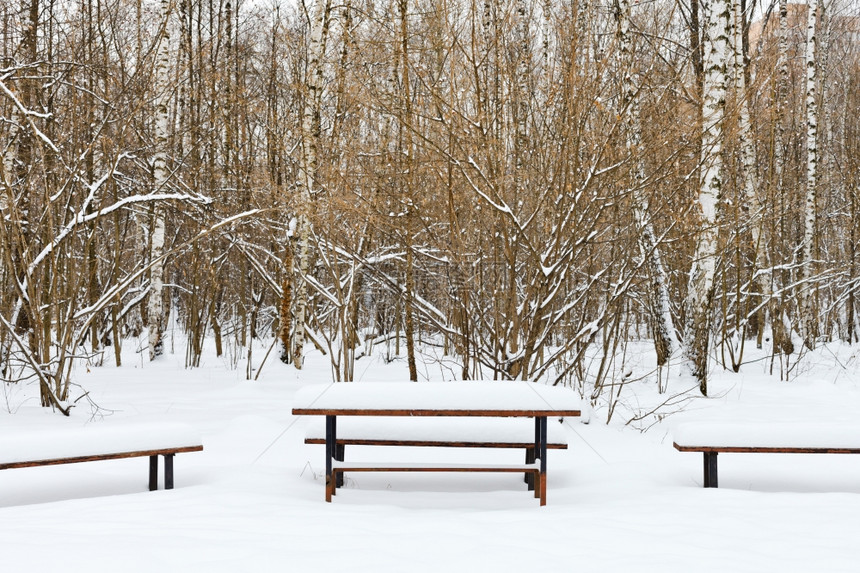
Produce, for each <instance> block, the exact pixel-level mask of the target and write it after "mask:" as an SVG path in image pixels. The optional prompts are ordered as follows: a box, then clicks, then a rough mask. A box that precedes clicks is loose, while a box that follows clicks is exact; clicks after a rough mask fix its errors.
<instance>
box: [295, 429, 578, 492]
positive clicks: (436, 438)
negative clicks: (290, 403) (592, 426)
mask: <svg viewBox="0 0 860 573" xmlns="http://www.w3.org/2000/svg"><path fill="white" fill-rule="evenodd" d="M547 429H548V442H547V448H548V449H552V450H566V449H567V436H566V435H565V432H564V429H563V428H562V425H561V424H553V423H550V424H548V425H547ZM305 443H306V444H325V423H324V420H319V419H314V420H313V423H311V424H309V425H308V427H307V431H306V433H305ZM346 446H405V447H443V448H444V447H451V448H509V449H523V450H525V464H526V466H528V465H529V464H533V463H534V461H535V426H534V421H533V420H531V419H528V418H460V417H446V416H439V417H433V418H363V417H361V418H351V417H346V418H344V419H343V420H342V421H340V422H339V423H338V430H337V445H336V451H335V460H337V461H339V462H343V461H344V460H345V456H346ZM337 465H338V466H339V469H340V471H339V473H338V479H337V481H338V483H337V487H341V486H343V472H344V471H346V470H351V471H362V470H360V469H355V468H349V467H348V466H347V465H345V464H337ZM470 467H472V466H470ZM365 471H368V470H365ZM392 471H396V470H392ZM449 471H458V470H456V469H454V468H451V469H450V470H449ZM474 471H481V470H479V469H475V470H474ZM526 483H528V484H529V487H533V480H532V476H531V474H529V473H528V472H527V475H526Z"/></svg>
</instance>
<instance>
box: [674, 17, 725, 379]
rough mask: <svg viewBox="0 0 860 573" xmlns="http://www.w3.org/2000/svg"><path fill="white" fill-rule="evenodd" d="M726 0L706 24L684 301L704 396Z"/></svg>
mask: <svg viewBox="0 0 860 573" xmlns="http://www.w3.org/2000/svg"><path fill="white" fill-rule="evenodd" d="M729 12H730V7H729V3H728V2H727V1H726V0H714V1H713V2H712V3H711V5H710V10H709V13H708V18H707V25H706V27H705V43H704V44H705V45H704V55H705V57H704V85H703V99H702V166H703V176H702V182H701V187H700V189H699V205H700V206H701V209H702V229H701V230H700V231H699V237H698V243H697V245H696V251H695V254H694V255H693V264H692V268H691V269H690V280H689V287H688V292H687V301H686V310H687V312H686V318H687V323H686V325H685V330H684V354H685V359H686V360H685V362H686V367H687V368H688V369H689V373H690V374H691V375H692V376H693V377H694V378H695V379H696V381H697V382H698V384H699V389H700V390H701V392H702V395H703V396H707V395H708V382H707V376H708V345H709V337H710V327H711V314H712V312H711V311H712V302H713V295H714V275H715V273H716V267H717V238H718V227H717V219H718V210H719V202H720V196H721V192H722V185H723V159H722V146H723V118H724V116H725V105H726V103H725V100H726V84H727V83H728V77H727V76H728V74H727V70H726V64H727V56H728V49H729V41H728V40H729V38H728V23H729Z"/></svg>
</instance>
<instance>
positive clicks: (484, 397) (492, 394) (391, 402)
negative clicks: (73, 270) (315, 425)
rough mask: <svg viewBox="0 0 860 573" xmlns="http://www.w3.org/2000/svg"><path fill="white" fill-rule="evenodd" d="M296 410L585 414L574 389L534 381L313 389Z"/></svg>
mask: <svg viewBox="0 0 860 573" xmlns="http://www.w3.org/2000/svg"><path fill="white" fill-rule="evenodd" d="M293 404H294V406H293V407H294V408H301V409H316V410H330V409H356V410H497V411H508V412H516V411H525V410H528V411H538V410H539V411H550V410H557V411H579V410H581V409H582V402H581V400H580V399H579V396H578V395H577V394H576V393H575V392H574V391H573V390H571V389H569V388H562V387H551V386H546V385H544V384H535V383H531V382H497V381H466V382H463V381H461V382H429V383H428V382H424V383H409V382H405V383H393V382H356V383H352V384H326V385H323V386H319V385H314V386H308V387H305V388H303V389H302V390H300V391H299V392H297V393H296V396H295V398H294V399H293Z"/></svg>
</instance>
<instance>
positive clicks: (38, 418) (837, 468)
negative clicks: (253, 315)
mask: <svg viewBox="0 0 860 573" xmlns="http://www.w3.org/2000/svg"><path fill="white" fill-rule="evenodd" d="M128 346H131V344H129V345H128ZM261 355H262V354H258V356H261ZM270 360H271V359H270ZM183 363H184V356H183V354H182V353H181V352H177V354H175V355H167V356H165V357H164V358H163V359H161V360H160V362H158V363H156V364H148V363H146V364H144V363H143V362H142V360H141V358H140V356H139V355H135V354H134V353H133V349H129V352H128V357H127V360H126V365H125V366H123V367H121V368H116V367H113V366H105V367H101V368H89V369H86V368H80V369H79V370H78V371H77V372H76V373H75V380H76V382H77V383H78V384H80V386H81V387H82V388H84V389H86V390H87V391H88V392H89V398H90V399H92V401H93V402H95V403H96V404H98V406H99V408H100V410H98V411H94V410H93V409H92V408H91V407H90V405H89V402H88V400H87V399H81V400H80V401H79V402H78V406H77V407H76V408H75V409H74V410H73V416H72V418H71V419H68V418H63V417H62V416H60V415H59V414H55V413H51V412H50V411H45V410H43V409H42V408H39V407H38V406H37V404H36V403H35V401H34V399H33V398H31V396H32V393H33V390H34V388H32V387H29V386H15V387H6V388H5V390H4V391H3V392H4V393H3V394H2V395H0V433H2V435H4V436H6V437H10V436H15V435H24V434H25V433H27V432H28V431H31V430H33V429H35V428H39V429H44V428H51V427H54V428H59V429H62V428H66V427H71V426H75V427H78V426H81V425H83V424H105V425H108V424H111V423H115V422H117V421H120V420H122V421H126V422H132V421H133V422H150V421H172V422H184V423H187V424H190V425H192V426H194V427H195V428H196V429H197V430H198V431H199V432H200V433H201V434H202V436H203V443H204V447H205V450H204V451H203V452H200V453H188V454H180V455H178V456H177V458H176V489H174V490H171V491H164V490H159V491H157V492H149V491H147V460H146V459H145V458H136V459H129V460H114V461H105V462H93V463H85V464H73V465H66V466H54V467H42V468H27V469H16V470H7V471H2V472H0V562H2V568H3V570H4V571H39V572H41V571H65V572H69V571H87V572H102V571H110V572H114V571H122V572H128V571H209V572H221V571H231V572H232V571H253V572H258V571H311V570H313V571H342V570H347V569H348V570H352V571H398V572H399V571H433V572H438V571H455V572H456V571H489V570H494V571H515V570H525V568H526V567H528V568H529V569H531V568H534V567H537V568H538V569H539V570H547V571H561V570H567V571H570V570H585V571H600V572H622V571H623V572H625V573H626V572H632V571H635V572H636V573H642V572H650V571H654V572H658V571H659V572H661V573H666V572H674V571H678V572H689V571H696V572H697V573H706V572H711V571H713V572H720V573H724V572H726V571H730V572H739V571H750V572H762V571H780V572H781V573H785V572H793V571H804V572H810V571H815V572H840V571H845V572H849V571H851V572H854V571H858V570H860V559H858V554H857V550H856V544H857V538H858V535H860V520H858V515H860V456H847V455H846V456H838V455H829V456H815V455H759V456H756V455H746V454H737V455H729V454H725V455H721V456H720V488H719V489H709V490H706V489H703V488H702V487H701V485H702V459H701V456H700V455H699V454H685V453H680V452H677V451H675V450H674V448H672V438H671V432H672V429H673V428H674V427H676V426H677V425H678V424H680V423H684V422H690V421H697V420H709V421H720V420H742V421H759V422H762V421H763V422H767V421H779V422H793V421H797V422H798V423H804V422H810V421H814V422H819V421H825V422H840V421H845V422H852V421H853V420H856V419H857V416H858V414H860V349H857V348H856V347H855V348H851V347H846V346H839V345H831V346H830V347H828V348H827V349H822V350H821V351H819V352H817V353H816V354H815V355H812V356H808V357H806V358H805V359H804V362H802V363H801V364H800V365H799V366H798V367H797V368H796V369H795V370H794V371H793V372H792V378H793V379H792V381H791V382H780V381H779V380H778V378H777V377H776V376H773V377H771V376H768V375H766V374H765V369H766V366H765V362H763V361H762V362H755V363H752V364H749V365H746V366H744V368H743V369H742V371H741V373H739V374H734V373H731V372H725V371H722V370H715V371H714V372H713V375H712V381H711V387H710V388H711V394H712V396H715V397H714V398H711V399H708V400H702V399H696V400H687V401H683V402H681V403H680V404H679V405H677V406H673V407H669V408H667V409H665V410H663V411H662V413H664V414H670V415H668V416H665V417H662V420H661V421H659V422H654V420H655V418H653V417H649V418H647V419H645V420H643V421H641V422H637V423H635V424H630V425H624V423H623V422H624V421H625V418H627V419H629V418H630V417H631V416H632V413H634V412H636V411H643V412H644V411H648V410H649V409H650V404H652V403H654V402H655V400H657V396H655V395H654V394H653V393H652V392H651V391H650V390H649V389H648V388H644V387H638V388H637V387H636V386H629V387H627V388H625V389H624V392H623V394H622V398H621V402H620V403H619V406H618V408H617V409H616V414H615V416H614V417H613V419H612V421H611V423H610V424H608V425H607V424H606V423H605V420H606V409H605V407H598V408H597V410H596V411H594V412H592V413H591V415H590V416H586V417H585V419H588V421H589V423H587V424H585V423H582V422H581V421H571V423H570V424H569V425H565V427H564V431H565V432H567V433H568V439H569V441H570V445H571V446H570V449H569V450H567V451H551V452H550V457H549V485H548V505H547V506H546V507H539V505H538V501H537V500H535V499H534V497H532V495H531V493H530V492H527V491H526V488H525V484H523V482H522V477H521V476H519V475H509V474H501V475H484V474H415V475H408V474H360V475H353V476H349V475H348V476H347V479H348V481H347V486H346V487H345V488H344V489H342V490H339V492H338V494H337V496H336V497H335V499H334V501H333V503H331V504H327V503H325V502H324V501H323V496H324V491H323V489H324V488H323V480H322V477H321V473H322V470H323V448H322V446H306V445H304V444H303V437H304V433H305V429H304V424H305V423H307V422H308V420H304V419H300V418H295V417H293V416H292V415H291V414H290V410H291V407H292V398H293V396H294V394H295V392H296V391H297V390H298V389H300V388H302V387H304V386H307V385H309V384H319V383H326V382H328V381H329V368H328V365H327V362H326V358H325V357H322V356H319V355H317V354H311V355H310V356H309V358H308V364H307V367H306V369H305V370H303V371H302V372H297V371H296V370H294V369H293V368H292V367H288V366H283V365H281V364H280V363H272V362H270V363H269V364H267V365H266V366H265V368H264V369H263V371H262V374H261V376H260V379H259V380H258V381H246V380H244V368H243V366H242V365H241V364H240V366H239V368H238V369H231V368H230V367H229V366H228V365H227V364H226V362H225V361H224V360H222V359H218V358H215V357H214V356H208V357H207V358H205V359H204V365H203V366H202V367H201V368H198V369H193V370H192V369H185V368H184V366H183ZM356 371H357V373H358V374H357V377H359V378H361V379H362V380H365V381H370V380H375V381H393V380H402V379H404V378H406V376H407V369H406V365H405V362H404V361H395V362H393V363H390V364H386V363H384V362H383V361H382V360H381V359H367V358H366V359H363V360H361V361H359V362H358V364H357V367H356ZM423 371H424V372H425V373H430V377H432V378H437V379H438V378H441V377H442V373H443V372H445V371H446V370H445V369H443V368H439V367H437V366H436V365H433V364H431V365H428V366H426V367H425V368H424V370H423ZM434 372H437V373H438V375H434V374H433V373H434ZM672 389H673V388H672V386H671V383H670V391H671V390H672ZM80 393H81V392H80V390H78V391H77V394H76V395H80ZM10 411H11V412H12V413H10ZM652 422H653V423H652ZM634 426H638V427H639V428H644V427H649V426H650V427H649V429H648V431H646V432H642V431H640V429H637V427H634ZM854 427H856V425H854ZM857 439H858V440H860V436H858V437H857ZM521 455H522V454H521V452H504V451H502V452H497V451H477V452H476V451H468V450H466V451H461V450H433V449H398V448H394V449H390V448H377V449H375V450H370V451H368V450H367V449H365V450H361V449H359V448H353V449H352V450H348V459H362V457H363V458H364V459H372V460H383V459H391V460H399V461H407V460H410V459H415V460H427V461H444V460H448V461H450V460H452V458H453V459H455V460H466V459H470V460H475V459H479V458H480V459H484V460H490V459H491V460H499V461H500V462H502V463H504V462H503V460H505V459H510V460H511V462H512V463H519V462H520V461H521V460H520V456H521Z"/></svg>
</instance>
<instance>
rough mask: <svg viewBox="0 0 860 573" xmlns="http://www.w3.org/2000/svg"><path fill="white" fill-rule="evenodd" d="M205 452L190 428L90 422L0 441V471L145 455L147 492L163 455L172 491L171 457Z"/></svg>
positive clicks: (166, 484)
mask: <svg viewBox="0 0 860 573" xmlns="http://www.w3.org/2000/svg"><path fill="white" fill-rule="evenodd" d="M202 449H203V444H202V441H201V439H200V434H199V433H198V432H197V431H196V430H195V429H194V428H192V427H191V426H188V425H185V424H178V423H164V424H91V425H88V426H84V427H78V428H63V429H62V430H58V429H55V430H37V431H34V432H28V433H26V434H19V435H15V436H3V437H0V470H6V469H14V468H28V467H37V466H50V465H59V464H71V463H79V462H91V461H99V460H113V459H122V458H134V457H143V456H148V457H149V489H150V491H152V490H156V489H158V456H163V457H164V488H165V489H173V456H174V455H175V454H178V453H184V452H199V451H201V450H202Z"/></svg>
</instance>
